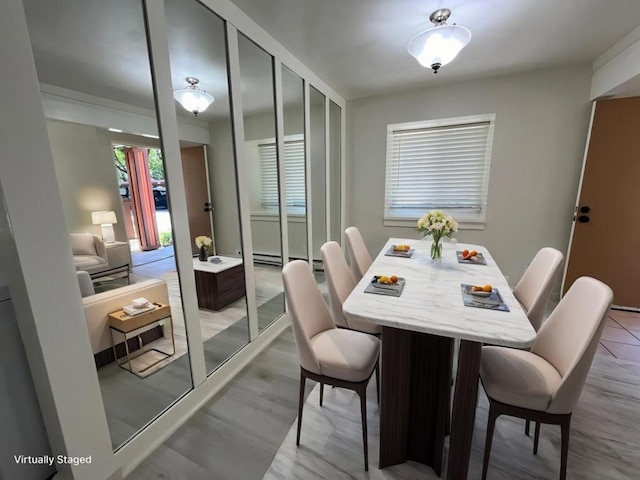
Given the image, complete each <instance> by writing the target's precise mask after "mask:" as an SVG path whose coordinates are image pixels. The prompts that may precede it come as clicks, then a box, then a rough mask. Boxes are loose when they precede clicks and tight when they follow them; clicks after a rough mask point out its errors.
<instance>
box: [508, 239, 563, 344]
mask: <svg viewBox="0 0 640 480" xmlns="http://www.w3.org/2000/svg"><path fill="white" fill-rule="evenodd" d="M563 260H564V255H562V253H561V252H560V251H558V250H556V249H555V248H551V247H544V248H542V249H540V251H539V252H538V253H537V254H536V256H535V257H533V260H532V261H531V263H530V264H529V266H528V267H527V270H526V271H525V272H524V274H523V275H522V278H521V279H520V281H519V282H518V284H517V285H516V288H515V289H514V290H513V294H514V296H515V297H516V299H517V300H518V302H519V303H520V305H522V308H524V310H525V312H527V317H528V318H529V321H530V322H531V325H532V326H533V328H534V329H535V330H536V332H537V331H538V330H540V327H541V326H542V322H544V311H545V308H546V306H547V303H548V302H549V297H550V296H551V287H552V286H553V281H554V279H555V278H556V276H557V275H558V273H559V272H560V266H561V265H562V261H563Z"/></svg>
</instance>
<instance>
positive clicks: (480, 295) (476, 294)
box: [467, 288, 491, 297]
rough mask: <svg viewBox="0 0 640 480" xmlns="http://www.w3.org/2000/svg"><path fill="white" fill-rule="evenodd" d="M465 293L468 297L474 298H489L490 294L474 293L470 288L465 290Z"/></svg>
mask: <svg viewBox="0 0 640 480" xmlns="http://www.w3.org/2000/svg"><path fill="white" fill-rule="evenodd" d="M467 293H468V294H469V295H474V296H476V297H490V296H491V292H474V291H473V290H471V288H467Z"/></svg>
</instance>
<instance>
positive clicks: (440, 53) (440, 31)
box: [407, 8, 471, 73]
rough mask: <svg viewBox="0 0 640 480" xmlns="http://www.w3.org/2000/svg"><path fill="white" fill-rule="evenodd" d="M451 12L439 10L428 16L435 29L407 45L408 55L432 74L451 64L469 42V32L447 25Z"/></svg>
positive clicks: (465, 29)
mask: <svg viewBox="0 0 640 480" xmlns="http://www.w3.org/2000/svg"><path fill="white" fill-rule="evenodd" d="M450 15H451V10H449V9H448V8H441V9H440V10H436V11H435V12H433V13H432V14H431V15H430V16H429V20H431V22H432V23H433V24H435V27H432V28H430V29H428V30H425V31H424V32H420V33H419V34H418V35H416V36H415V37H413V38H412V39H411V40H410V41H409V44H408V45H407V50H409V53H410V54H411V55H413V56H414V57H416V59H417V60H418V62H420V64H421V65H422V66H423V67H426V68H433V73H438V69H439V68H440V67H441V66H443V65H446V64H447V63H449V62H451V61H452V60H453V59H454V58H456V55H458V53H460V51H461V50H462V49H463V48H464V47H465V46H466V45H467V43H469V40H471V32H470V31H469V29H468V28H465V27H461V26H460V25H455V24H454V25H447V19H448V18H449V16H450Z"/></svg>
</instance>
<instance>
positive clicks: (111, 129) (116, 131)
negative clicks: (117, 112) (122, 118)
mask: <svg viewBox="0 0 640 480" xmlns="http://www.w3.org/2000/svg"><path fill="white" fill-rule="evenodd" d="M109 131H110V132H115V133H122V130H120V129H119V128H110V129H109Z"/></svg>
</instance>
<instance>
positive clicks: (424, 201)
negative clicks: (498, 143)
mask: <svg viewBox="0 0 640 480" xmlns="http://www.w3.org/2000/svg"><path fill="white" fill-rule="evenodd" d="M494 120H495V116H494V115H482V116H475V117H463V118H452V119H445V120H434V121H424V122H411V123H401V124H395V125H389V126H388V127H387V172H386V185H385V220H393V219H396V220H398V219H412V220H413V219H417V218H419V217H420V216H422V215H423V214H424V213H425V212H426V211H428V210H434V209H439V210H445V211H447V212H448V213H450V214H452V215H454V216H455V217H456V218H457V219H459V220H461V221H462V222H470V223H482V222H484V218H485V208H486V203H487V188H488V183H489V163H490V159H491V144H492V141H493V123H494Z"/></svg>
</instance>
